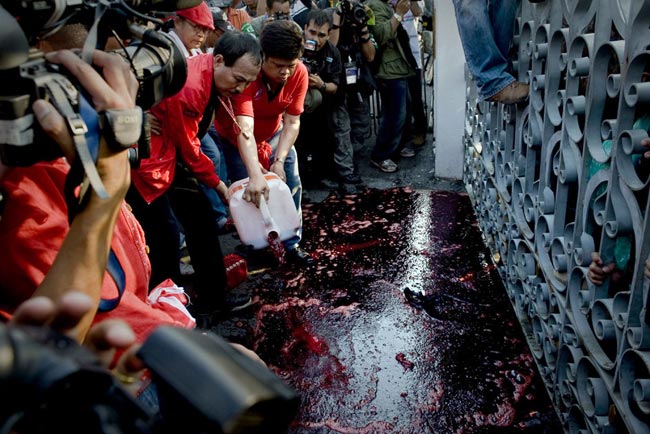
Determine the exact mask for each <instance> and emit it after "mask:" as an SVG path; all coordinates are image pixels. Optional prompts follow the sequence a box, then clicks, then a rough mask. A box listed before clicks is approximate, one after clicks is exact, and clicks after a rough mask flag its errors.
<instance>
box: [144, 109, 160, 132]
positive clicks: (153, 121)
mask: <svg viewBox="0 0 650 434" xmlns="http://www.w3.org/2000/svg"><path fill="white" fill-rule="evenodd" d="M147 120H148V121H149V129H150V130H151V134H155V135H157V136H159V135H161V134H162V122H160V119H158V118H157V117H155V116H154V115H153V114H152V113H151V112H147Z"/></svg>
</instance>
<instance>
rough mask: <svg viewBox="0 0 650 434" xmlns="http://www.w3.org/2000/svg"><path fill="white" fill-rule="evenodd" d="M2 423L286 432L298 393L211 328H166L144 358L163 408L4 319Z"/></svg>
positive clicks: (148, 431) (93, 431)
mask: <svg viewBox="0 0 650 434" xmlns="http://www.w3.org/2000/svg"><path fill="white" fill-rule="evenodd" d="M0 353H1V354H3V357H2V358H0V386H1V387H2V392H3V393H2V397H0V404H1V405H0V429H1V430H2V431H3V432H16V433H18V434H23V433H29V434H49V433H52V432H65V433H72V434H76V433H79V434H81V433H84V434H172V433H185V434H199V433H201V434H202V433H217V434H221V433H224V434H227V433H247V434H278V433H283V432H286V430H287V428H288V426H289V424H290V423H291V421H292V420H293V418H294V417H295V415H296V413H297V411H298V408H299V404H300V399H299V397H298V395H297V394H296V393H295V392H294V391H293V390H292V389H290V388H289V387H287V386H285V385H284V384H283V383H282V382H281V381H280V379H279V378H278V377H277V376H275V375H274V374H273V373H272V372H271V371H270V370H269V369H268V368H266V367H264V366H263V365H261V364H260V363H259V362H257V361H255V360H252V359H250V358H249V357H248V356H246V355H244V354H242V353H240V352H239V351H237V350H236V349H234V348H233V347H232V346H231V345H230V344H229V343H227V342H226V341H225V340H223V339H222V338H220V337H219V336H217V335H214V334H212V333H200V332H198V331H194V330H187V329H182V328H177V327H168V326H161V327H159V328H158V329H156V330H155V331H154V332H153V333H152V334H151V335H150V336H149V337H148V338H147V340H146V341H145V342H144V343H143V345H142V347H141V348H140V350H139V351H138V356H139V357H140V358H141V359H142V360H143V362H144V364H145V365H146V366H147V367H148V369H149V370H150V372H151V376H152V383H153V385H154V386H155V389H156V391H157V396H158V399H159V405H160V410H159V411H158V412H157V413H154V412H153V411H152V410H151V409H150V408H147V407H145V406H143V405H142V404H141V403H140V402H139V401H137V400H136V399H135V398H133V397H132V396H131V395H130V394H129V393H128V392H127V391H126V390H125V389H124V388H123V387H122V385H121V383H119V382H118V381H117V379H115V377H113V375H112V374H111V373H110V372H109V371H108V370H106V369H104V368H102V367H101V365H100V363H99V361H98V359H97V358H96V357H95V356H94V355H93V354H92V353H90V352H89V351H87V350H86V349H85V348H84V347H81V346H79V345H78V344H77V343H76V342H75V341H73V340H72V339H69V338H67V337H65V336H62V335H60V334H57V333H54V332H52V331H50V330H49V329H47V328H45V327H27V326H20V327H16V326H11V327H7V326H4V325H2V324H0Z"/></svg>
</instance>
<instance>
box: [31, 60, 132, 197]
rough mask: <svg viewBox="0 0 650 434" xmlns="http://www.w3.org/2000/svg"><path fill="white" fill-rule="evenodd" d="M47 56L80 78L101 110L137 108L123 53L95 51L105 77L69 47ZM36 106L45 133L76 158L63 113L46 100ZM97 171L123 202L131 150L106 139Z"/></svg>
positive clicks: (101, 145)
mask: <svg viewBox="0 0 650 434" xmlns="http://www.w3.org/2000/svg"><path fill="white" fill-rule="evenodd" d="M46 59H47V60H48V61H49V62H51V63H55V64H61V65H62V66H64V67H65V69H66V70H67V71H69V72H70V73H71V74H72V75H73V76H74V77H75V78H76V79H77V80H78V81H79V84H80V85H81V86H82V87H83V88H84V89H85V90H86V91H87V93H88V95H89V96H90V98H91V99H92V105H93V107H94V108H95V110H96V111H97V112H98V113H99V112H101V111H104V110H110V109H118V110H119V109H132V108H134V107H135V96H136V94H137V91H138V82H137V80H136V78H135V76H134V75H133V73H132V72H131V70H130V68H129V65H128V64H127V63H126V62H124V61H123V60H122V58H121V57H120V56H118V55H115V54H111V53H107V52H103V51H98V50H95V51H94V53H93V65H95V67H96V68H97V69H99V70H101V72H102V74H103V77H102V75H100V74H99V72H97V70H96V69H95V68H94V67H93V66H92V65H89V64H87V63H86V62H84V61H83V60H82V59H81V58H80V57H79V56H77V55H76V54H75V53H73V52H72V51H69V50H62V51H55V52H51V53H48V54H46ZM32 108H33V110H34V114H35V116H36V118H37V120H38V121H39V123H40V124H41V127H42V128H43V130H44V131H45V133H46V134H47V135H48V136H49V137H50V138H52V139H53V140H54V141H55V142H57V143H58V144H59V146H61V149H62V150H63V152H64V154H65V155H66V158H68V161H72V160H73V159H74V158H75V154H76V151H75V147H74V142H73V139H72V136H71V135H70V132H69V131H68V128H67V123H66V121H65V120H64V118H63V116H62V115H61V114H60V113H59V112H58V111H57V110H56V109H55V108H54V106H52V105H51V104H50V103H49V102H47V101H44V100H36V101H35V102H34V104H33V105H32ZM97 171H98V173H99V175H100V177H101V179H102V182H103V183H104V186H105V187H106V190H107V192H108V193H109V196H110V197H115V198H117V199H119V201H121V200H122V199H123V198H124V196H125V195H126V191H127V190H128V186H129V183H130V165H129V162H128V154H127V152H125V151H124V150H117V151H116V150H112V149H111V148H109V146H108V145H107V143H106V141H105V140H104V139H103V138H102V140H101V144H100V148H99V159H98V162H97Z"/></svg>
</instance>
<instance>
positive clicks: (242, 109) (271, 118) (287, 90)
mask: <svg viewBox="0 0 650 434" xmlns="http://www.w3.org/2000/svg"><path fill="white" fill-rule="evenodd" d="M262 75H263V72H262V71H260V73H259V75H258V76H257V80H255V81H254V82H253V83H251V84H250V85H249V86H248V87H247V88H246V89H244V91H243V92H242V93H241V94H239V95H235V96H233V97H232V98H231V101H232V105H233V111H234V112H235V116H251V117H254V118H255V130H254V134H255V141H256V142H257V143H258V144H259V143H261V142H264V141H267V140H269V139H270V138H271V137H272V136H273V134H275V132H276V131H278V129H279V128H280V125H282V115H283V114H284V113H285V112H286V113H288V114H290V115H295V116H300V115H301V114H302V112H303V111H304V105H305V95H306V94H307V88H308V87H309V75H308V73H307V68H306V67H305V65H304V64H303V63H302V62H298V64H297V66H296V70H295V72H294V73H293V75H292V76H291V77H289V79H288V80H287V82H286V83H285V84H284V86H282V88H281V89H280V92H279V93H278V94H277V95H276V96H275V97H274V98H273V99H272V100H270V101H269V95H268V88H267V87H266V83H265V82H264V79H263V78H262ZM215 128H216V129H217V132H218V133H219V134H220V135H221V136H223V137H224V138H225V139H226V140H228V141H229V142H230V143H232V144H233V145H235V146H236V145H237V134H235V131H234V130H233V128H232V120H231V119H230V116H229V115H228V113H226V111H225V110H220V111H219V112H218V113H217V115H216V118H215Z"/></svg>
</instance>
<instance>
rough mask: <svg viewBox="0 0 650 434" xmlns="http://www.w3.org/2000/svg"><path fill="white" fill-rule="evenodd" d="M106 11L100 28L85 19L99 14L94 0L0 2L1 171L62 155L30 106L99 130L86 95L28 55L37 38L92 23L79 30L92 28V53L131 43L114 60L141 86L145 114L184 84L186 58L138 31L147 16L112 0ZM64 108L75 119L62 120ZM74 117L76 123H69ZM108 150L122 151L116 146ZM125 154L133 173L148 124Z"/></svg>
mask: <svg viewBox="0 0 650 434" xmlns="http://www.w3.org/2000/svg"><path fill="white" fill-rule="evenodd" d="M183 1H185V2H187V1H189V0H180V1H179V3H182V2H183ZM130 2H131V3H134V4H136V5H137V6H140V7H142V6H143V5H144V6H147V5H148V6H152V5H153V4H157V5H158V6H160V5H164V6H166V7H170V6H172V5H170V4H167V3H172V2H170V1H169V0H166V1H155V0H153V1H151V0H149V1H147V2H145V1H139V2H138V1H137V0H130ZM194 2H195V3H196V0H194ZM106 5H108V6H106ZM106 5H104V6H105V7H106V8H107V9H106V10H105V11H104V13H103V14H102V15H101V18H100V19H99V21H98V22H97V23H93V21H92V19H94V14H91V13H89V12H92V10H93V9H94V8H95V7H97V2H94V1H92V0H74V1H72V0H67V1H65V0H64V1H63V2H61V1H60V0H59V1H57V0H43V1H35V0H32V1H23V2H14V1H11V0H0V35H1V34H2V33H5V35H2V36H5V37H0V57H1V58H3V59H5V60H4V61H2V62H0V80H1V81H0V82H1V83H10V84H11V85H10V86H9V85H4V86H0V120H2V121H3V124H4V125H5V131H4V132H3V133H2V134H0V159H2V162H3V163H4V164H6V165H9V166H27V165H31V164H34V163H37V162H39V161H48V160H52V159H54V158H57V157H60V156H61V155H62V153H61V151H60V149H59V147H58V146H57V145H56V144H55V143H53V142H52V141H51V140H50V139H49V137H47V136H46V135H45V134H44V133H43V132H42V130H41V129H40V126H39V125H38V122H36V120H35V119H34V116H33V113H32V110H31V106H32V103H33V102H34V101H35V100H36V99H40V98H43V99H46V100H48V101H49V102H51V103H52V104H53V105H54V106H55V107H56V108H57V110H59V112H61V113H62V114H64V116H65V117H66V118H67V119H68V122H69V123H70V124H71V125H70V127H71V128H72V129H74V128H78V130H77V131H79V130H83V129H84V128H85V129H86V130H90V128H89V125H86V124H88V123H90V124H91V125H93V126H95V125H96V117H97V114H96V113H94V110H93V109H92V107H90V106H89V104H86V105H88V106H89V107H87V110H82V108H83V106H84V97H83V90H82V89H81V87H80V86H78V85H77V83H76V81H75V80H74V78H73V77H72V76H71V75H70V74H69V73H68V72H67V71H65V70H64V69H63V68H61V67H59V66H58V65H53V64H50V63H49V62H47V61H46V60H45V58H44V56H43V53H41V52H39V51H38V50H36V49H34V48H30V44H33V43H34V41H35V40H37V39H38V36H37V35H41V34H48V33H53V32H56V30H58V28H60V27H62V26H63V25H64V23H67V22H70V21H73V22H78V21H84V20H87V19H90V20H91V21H90V22H86V23H84V24H86V25H88V26H89V27H90V24H97V26H96V28H97V29H98V30H97V31H98V35H97V47H102V46H103V45H104V44H105V42H106V40H107V38H108V36H109V34H110V32H112V33H113V34H114V35H115V36H119V37H120V38H124V39H127V38H128V39H131V40H133V41H134V43H133V44H131V45H129V46H126V47H124V48H123V49H119V50H116V52H117V53H118V54H120V55H122V56H123V57H124V59H125V60H126V61H127V62H128V63H129V64H130V65H131V69H132V70H133V72H134V73H135V75H136V77H137V78H138V81H139V83H140V87H139V91H138V95H137V98H136V104H137V105H138V106H140V107H141V108H142V109H143V110H147V109H149V108H150V107H152V106H153V105H155V104H156V103H157V102H159V101H160V100H161V99H163V98H164V97H166V96H169V95H173V94H175V93H176V92H178V91H179V90H180V89H181V88H182V87H183V85H184V84H185V79H186V75H187V72H186V63H185V57H184V56H183V54H182V53H181V52H180V50H179V49H178V48H177V47H176V45H175V43H174V42H173V40H171V38H169V37H168V36H167V35H165V34H164V33H160V32H157V31H155V30H153V29H149V28H146V27H145V26H144V25H141V24H140V23H139V21H140V20H142V19H143V17H145V16H144V15H142V14H141V13H139V12H137V11H136V10H134V9H132V8H131V7H130V6H128V5H127V4H126V3H125V1H124V0H110V1H109V2H107V3H106ZM5 6H6V8H7V10H5V9H4V7H5ZM8 11H9V12H8ZM87 101H90V99H87ZM66 108H67V109H68V111H70V110H71V111H72V112H73V113H72V114H71V113H64V111H65V109H66ZM75 114H76V115H77V116H75ZM71 117H72V118H74V119H73V120H70V119H71ZM73 123H74V125H72V124H73ZM87 132H88V131H84V133H87ZM90 133H97V131H90ZM87 141H88V139H87ZM113 144H114V145H116V146H119V144H117V142H113ZM129 148H130V154H131V156H132V157H133V158H131V162H132V164H133V165H134V166H137V164H138V162H139V159H140V158H144V157H147V156H148V154H149V134H148V126H147V123H146V122H143V128H142V132H141V134H140V141H139V142H138V143H137V145H136V146H129Z"/></svg>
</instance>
